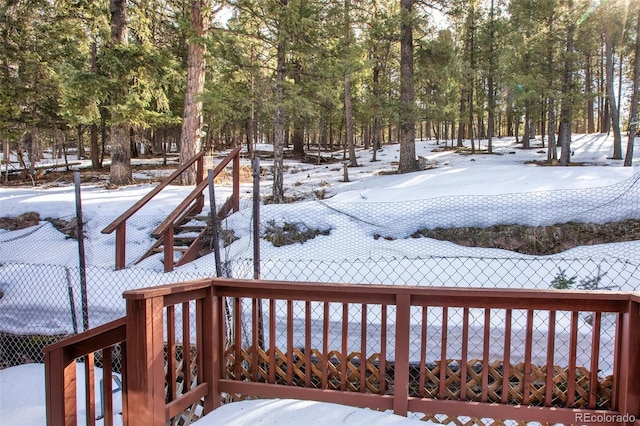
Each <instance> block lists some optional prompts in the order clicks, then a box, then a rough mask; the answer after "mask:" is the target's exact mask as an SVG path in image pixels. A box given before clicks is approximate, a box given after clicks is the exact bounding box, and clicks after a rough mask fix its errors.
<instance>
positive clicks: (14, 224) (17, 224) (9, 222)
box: [0, 212, 40, 231]
mask: <svg viewBox="0 0 640 426" xmlns="http://www.w3.org/2000/svg"><path fill="white" fill-rule="evenodd" d="M39 223H40V215H39V214H38V213H34V212H28V213H23V214H21V215H20V216H18V217H0V229H6V230H7V231H16V230H18V229H25V228H30V227H32V226H36V225H37V224H39Z"/></svg>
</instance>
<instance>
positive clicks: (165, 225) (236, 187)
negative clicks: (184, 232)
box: [151, 147, 241, 272]
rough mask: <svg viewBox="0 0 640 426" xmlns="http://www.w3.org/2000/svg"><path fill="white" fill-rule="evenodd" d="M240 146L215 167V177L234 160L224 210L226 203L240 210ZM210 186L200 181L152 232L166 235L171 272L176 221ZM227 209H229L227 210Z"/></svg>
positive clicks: (167, 269) (166, 263)
mask: <svg viewBox="0 0 640 426" xmlns="http://www.w3.org/2000/svg"><path fill="white" fill-rule="evenodd" d="M240 150H241V149H240V148H239V147H238V148H234V149H233V151H231V152H230V153H229V155H227V156H226V157H225V158H224V159H223V160H222V161H220V163H218V165H217V166H216V167H215V168H214V169H213V177H214V178H215V177H216V176H218V175H219V174H220V172H222V170H224V169H225V168H226V167H227V165H228V164H229V163H230V162H231V161H232V160H233V168H234V170H233V192H232V195H231V197H230V199H229V200H227V203H225V206H223V208H222V209H223V210H224V209H227V207H226V205H227V204H229V203H230V208H229V209H228V210H233V211H238V210H239V209H240V167H239V166H240ZM208 186H209V180H208V179H204V180H203V181H202V182H200V183H198V185H197V186H196V187H195V188H194V189H193V191H191V193H190V194H189V195H187V197H186V198H185V199H184V200H182V202H181V203H180V204H178V206H176V208H175V209H173V211H172V212H171V213H169V215H168V216H167V218H166V219H165V220H163V221H162V223H160V225H158V227H157V228H156V229H155V230H154V231H153V232H152V233H151V235H152V236H153V237H156V238H158V237H161V236H164V270H165V272H170V271H171V270H173V238H172V236H173V229H174V222H175V221H176V220H177V219H178V218H180V217H182V216H183V214H184V213H185V211H186V210H187V209H188V208H189V206H191V204H192V203H193V202H194V201H195V200H196V199H198V198H199V197H203V196H204V195H203V191H204V190H205V189H206V188H207V187H208ZM225 211H227V210H225Z"/></svg>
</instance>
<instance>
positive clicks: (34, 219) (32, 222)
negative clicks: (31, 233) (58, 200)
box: [0, 212, 78, 238]
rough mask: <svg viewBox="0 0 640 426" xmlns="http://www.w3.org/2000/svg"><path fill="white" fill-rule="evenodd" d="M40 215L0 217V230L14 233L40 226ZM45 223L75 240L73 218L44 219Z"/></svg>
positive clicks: (75, 224)
mask: <svg viewBox="0 0 640 426" xmlns="http://www.w3.org/2000/svg"><path fill="white" fill-rule="evenodd" d="M40 221H41V219H40V214H39V213H36V212H27V213H23V214H21V215H20V216H17V217H0V229H6V230H7V231H16V230H18V229H26V228H30V227H32V226H36V225H38V224H40ZM45 221H47V222H51V224H52V225H53V226H54V227H55V228H56V229H57V230H58V231H60V232H62V233H63V234H65V235H66V236H67V237H69V238H77V233H78V222H77V220H76V218H75V217H74V218H73V219H71V220H64V219H53V218H50V217H48V218H46V219H45Z"/></svg>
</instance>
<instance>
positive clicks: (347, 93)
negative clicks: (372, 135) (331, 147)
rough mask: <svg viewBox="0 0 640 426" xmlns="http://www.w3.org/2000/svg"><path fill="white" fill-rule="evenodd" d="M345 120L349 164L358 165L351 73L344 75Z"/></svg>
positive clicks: (351, 165)
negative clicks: (354, 136)
mask: <svg viewBox="0 0 640 426" xmlns="http://www.w3.org/2000/svg"><path fill="white" fill-rule="evenodd" d="M344 121H345V131H344V134H345V139H346V142H347V144H346V145H347V149H348V151H349V166H350V167H356V166H357V165H358V160H357V159H356V148H355V146H354V143H353V107H352V104H351V76H350V75H349V73H347V74H345V76H344Z"/></svg>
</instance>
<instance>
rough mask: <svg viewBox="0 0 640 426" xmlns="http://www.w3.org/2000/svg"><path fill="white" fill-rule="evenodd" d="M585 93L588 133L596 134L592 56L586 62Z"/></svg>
mask: <svg viewBox="0 0 640 426" xmlns="http://www.w3.org/2000/svg"><path fill="white" fill-rule="evenodd" d="M584 91H585V94H586V95H587V133H595V132H596V125H595V121H594V118H593V117H594V111H593V98H592V97H591V95H593V72H592V70H591V56H587V59H586V62H585V76H584Z"/></svg>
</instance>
